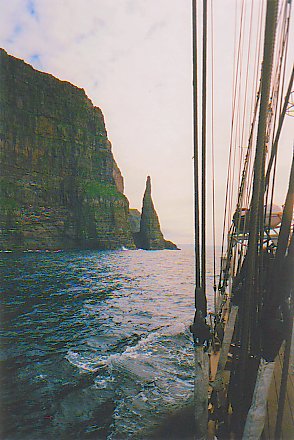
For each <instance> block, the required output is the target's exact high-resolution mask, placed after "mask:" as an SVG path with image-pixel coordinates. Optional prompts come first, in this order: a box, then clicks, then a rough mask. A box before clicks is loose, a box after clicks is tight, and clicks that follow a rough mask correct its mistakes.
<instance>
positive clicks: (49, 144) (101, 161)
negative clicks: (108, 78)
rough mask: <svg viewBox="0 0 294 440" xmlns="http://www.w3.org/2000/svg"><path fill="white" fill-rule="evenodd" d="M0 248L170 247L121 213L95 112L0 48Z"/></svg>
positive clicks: (154, 228)
mask: <svg viewBox="0 0 294 440" xmlns="http://www.w3.org/2000/svg"><path fill="white" fill-rule="evenodd" d="M0 107H1V114H0V154H1V156H0V158H1V159H0V160H1V176H0V206H1V210H0V250H6V249H9V250H20V251H21V250H27V249H30V250H35V249H48V250H56V249H64V250H68V249H101V250H104V249H119V248H122V247H126V248H128V249H136V248H142V249H177V246H176V245H175V244H174V243H172V242H169V241H166V240H165V239H164V237H163V235H162V232H161V230H160V224H159V220H158V216H157V214H156V211H155V209H154V205H153V202H152V198H151V181H150V177H148V178H147V184H146V191H145V194H144V199H143V207H142V214H140V212H139V211H137V210H133V209H131V210H130V209H129V201H128V199H127V197H126V196H125V195H124V181H123V176H122V174H121V172H120V169H119V167H118V166H117V164H116V162H115V159H114V156H113V153H112V148H111V143H110V141H109V139H108V136H107V131H106V128H105V123H104V117H103V114H102V111H101V110H100V108H98V107H95V106H93V104H92V102H91V100H90V99H89V98H88V97H87V96H86V94H85V91H84V90H83V89H80V88H78V87H76V86H74V85H72V84H70V83H69V82H66V81H61V80H58V79H57V78H55V77H53V76H52V75H50V74H47V73H43V72H39V71H37V70H35V69H34V68H33V67H32V66H30V65H29V64H27V63H25V62H24V61H22V60H20V59H17V58H15V57H13V56H10V55H8V54H7V52H6V51H5V50H3V49H0Z"/></svg>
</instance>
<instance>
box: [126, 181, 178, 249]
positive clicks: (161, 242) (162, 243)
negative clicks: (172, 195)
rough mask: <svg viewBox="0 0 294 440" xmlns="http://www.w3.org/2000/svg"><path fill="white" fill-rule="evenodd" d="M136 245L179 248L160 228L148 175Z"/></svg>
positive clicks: (145, 247)
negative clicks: (166, 237) (166, 238)
mask: <svg viewBox="0 0 294 440" xmlns="http://www.w3.org/2000/svg"><path fill="white" fill-rule="evenodd" d="M134 239H135V242H136V246H137V247H140V248H142V249H148V250H157V249H178V248H177V246H176V245H175V244H174V243H172V242H171V241H167V240H165V239H164V237H163V234H162V232H161V229H160V224H159V220H158V215H157V213H156V211H155V208H154V205H153V201H152V197H151V179H150V177H149V176H148V177H147V182H146V189H145V193H144V197H143V206H142V214H141V221H140V232H139V233H135V234H134Z"/></svg>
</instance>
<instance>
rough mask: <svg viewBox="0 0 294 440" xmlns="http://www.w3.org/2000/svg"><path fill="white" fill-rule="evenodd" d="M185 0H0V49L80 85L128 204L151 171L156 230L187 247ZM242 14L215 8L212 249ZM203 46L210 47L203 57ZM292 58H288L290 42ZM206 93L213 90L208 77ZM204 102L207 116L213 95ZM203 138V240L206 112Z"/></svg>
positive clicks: (287, 151) (222, 4) (190, 206)
mask: <svg viewBox="0 0 294 440" xmlns="http://www.w3.org/2000/svg"><path fill="white" fill-rule="evenodd" d="M191 3H192V2H191V1H190V0H9V1H6V0H0V5H1V16H0V46H1V47H3V48H4V49H5V50H6V51H7V52H8V53H10V54H11V55H14V56H16V57H18V58H21V59H24V60H25V61H26V62H28V63H30V64H31V65H33V67H34V68H36V69H38V70H41V71H44V72H49V73H51V74H53V75H54V76H56V77H57V78H60V79H62V80H67V81H69V82H71V83H73V84H75V85H77V86H78V87H81V88H84V89H85V91H86V93H87V95H88V97H89V98H90V99H91V100H92V102H93V104H94V105H96V106H98V107H100V108H101V110H102V112H103V114H104V117H105V123H106V129H107V132H108V137H109V139H110V141H111V142H112V147H113V153H114V157H115V159H116V161H117V163H118V165H119V167H120V169H121V172H122V174H123V176H124V182H125V194H126V196H127V197H128V199H129V201H130V207H132V208H137V209H141V205H142V197H143V192H144V188H145V182H146V177H147V175H150V176H151V180H152V195H153V200H154V204H155V208H156V210H157V213H158V215H159V218H160V222H161V226H162V230H163V233H164V235H165V238H166V239H169V240H172V241H174V242H176V243H177V244H180V243H192V242H193V228H194V226H193V212H194V202H193V197H194V196H193V124H192V121H193V111H192V93H193V92H192V28H191V21H192V19H191V14H192V11H191ZM209 3H210V2H209ZM250 4H251V0H245V6H246V7H247V12H246V13H247V19H246V14H245V27H246V26H247V27H248V29H249V19H248V17H249V15H250V13H249V7H250ZM260 5H261V0H257V1H255V7H256V8H259V7H260ZM209 7H210V6H209ZM240 11H241V1H240V0H237V1H235V0H222V1H219V0H218V1H214V2H213V29H214V30H213V47H214V57H213V65H214V81H213V90H214V95H213V96H214V112H213V120H214V128H213V133H214V136H213V138H214V148H215V171H216V175H215V200H216V206H215V212H216V236H217V239H216V241H217V243H220V241H221V230H222V223H223V207H224V194H225V179H226V170H227V163H228V146H229V143H230V129H231V108H232V82H233V65H234V47H235V44H234V41H235V40H234V38H235V37H234V36H235V22H234V20H235V17H236V16H237V17H238V14H240ZM254 16H257V14H256V13H255V15H254ZM210 20H211V19H210ZM246 20H247V22H248V24H246V23H247V22H246ZM209 23H211V21H210V22H209ZM252 32H253V34H254V31H252ZM200 34H201V33H199V36H201V35H200ZM210 35H211V34H210ZM293 36H294V34H293V29H292V37H293ZM255 40H256V38H255ZM290 41H294V38H290ZM248 44H249V43H248ZM252 44H253V43H252ZM210 48H211V41H210V42H209V53H210ZM289 52H290V55H292V60H293V44H290V47H289ZM209 57H210V59H209V66H211V63H212V61H211V60H212V58H211V55H209ZM251 63H252V61H251ZM245 68H246V62H245V61H244V69H245ZM208 87H209V92H211V90H212V77H211V75H209V77H208ZM208 101H209V102H208V111H209V114H210V115H211V93H209V94H208ZM286 118H287V121H286V123H285V126H286V127H285V134H283V137H282V139H281V144H282V153H281V155H280V156H281V165H280V166H281V168H280V174H281V176H282V178H281V185H280V186H279V189H278V191H277V194H276V202H277V203H280V204H281V203H283V200H284V197H285V190H286V185H287V179H288V171H289V164H290V160H291V154H292V148H293V121H294V118H291V117H286ZM248 125H249V122H248ZM208 132H209V134H208V164H207V186H208V203H209V205H208V208H207V217H208V226H207V241H208V243H209V244H210V243H211V242H212V226H211V224H212V221H211V217H212V215H211V154H210V151H211V139H212V135H211V133H212V129H211V118H210V116H209V120H208Z"/></svg>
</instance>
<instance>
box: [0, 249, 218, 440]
mask: <svg viewBox="0 0 294 440" xmlns="http://www.w3.org/2000/svg"><path fill="white" fill-rule="evenodd" d="M0 264H1V301H2V304H1V335H2V337H1V371H0V373H1V385H0V386H1V388H0V392H1V431H2V433H1V435H0V438H1V440H8V439H9V440H35V439H37V440H46V439H51V438H52V439H53V438H54V439H66V440H67V439H125V438H134V439H135V438H138V439H143V438H146V437H147V436H151V437H152V431H153V430H154V428H156V426H158V425H160V423H162V421H164V420H165V419H166V418H167V417H168V416H169V414H171V413H173V412H174V411H175V410H177V409H180V408H183V407H185V405H187V404H188V402H189V401H191V399H192V398H193V343H192V337H191V334H190V332H189V325H190V324H191V322H192V320H193V314H194V287H193V286H194V252H193V246H187V245H186V246H183V247H182V250H180V251H168V250H165V251H143V250H137V251H134V250H132V251H130V250H121V251H79V252H27V253H1V254H0ZM207 265H208V269H209V272H208V289H207V290H208V296H209V308H210V309H212V302H213V301H212V272H211V268H212V261H211V255H210V256H209V259H208V264H207Z"/></svg>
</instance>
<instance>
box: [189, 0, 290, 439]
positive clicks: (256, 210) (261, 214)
mask: <svg viewBox="0 0 294 440" xmlns="http://www.w3.org/2000/svg"><path fill="white" fill-rule="evenodd" d="M199 3H200V2H197V1H196V0H193V1H192V6H193V8H192V11H193V14H192V15H193V66H194V67H193V85H194V88H193V90H194V93H193V97H194V192H195V274H196V275H195V317H194V322H193V325H192V326H191V331H192V333H193V338H194V345H195V424H196V433H195V438H196V439H205V438H210V436H212V438H213V436H214V435H215V436H216V437H217V438H224V439H228V438H243V439H258V438H261V437H262V438H265V439H267V438H275V439H280V438H293V437H292V436H293V435H294V422H293V414H292V413H291V412H290V414H286V412H287V411H286V410H287V407H288V411H289V407H290V406H291V402H289V400H290V399H291V396H292V397H293V394H294V389H293V377H292V376H291V375H290V374H289V369H290V363H291V343H292V342H293V341H292V340H293V299H294V298H293V290H294V280H293V275H292V273H291V270H293V267H294V243H293V202H294V165H293V154H292V158H291V157H289V162H290V161H292V165H291V170H290V176H289V180H288V188H287V191H286V195H285V200H284V204H283V206H280V205H277V204H276V203H275V202H274V195H275V188H276V185H278V180H279V176H278V172H277V169H278V168H277V163H278V150H279V141H280V138H281V132H282V129H283V125H284V121H285V118H286V117H290V116H291V108H292V107H293V104H291V92H292V90H293V77H294V69H293V65H292V67H289V53H288V46H289V29H290V18H291V7H292V4H291V1H290V0H283V1H280V2H279V1H278V0H267V1H266V2H262V1H260V2H259V4H258V19H257V20H256V23H257V25H256V29H255V30H254V25H255V24H254V23H255V22H254V20H253V17H254V11H256V9H254V7H255V8H256V4H255V5H254V2H253V1H252V2H251V4H250V5H249V2H245V1H243V0H242V1H240V2H236V3H239V5H240V10H239V25H238V26H237V27H236V41H235V73H234V81H233V99H232V120H231V137H230V145H229V161H228V163H229V165H228V171H227V181H226V191H225V208H224V219H223V233H222V246H221V264H220V273H219V276H218V277H217V276H216V264H215V251H214V292H213V293H214V311H213V313H211V314H210V316H208V312H207V301H206V282H205V277H206V269H205V262H206V253H205V250H206V206H207V202H206V197H207V194H206V174H207V170H206V168H207V164H206V156H207V151H206V149H207V119H208V116H207V89H208V87H207V64H208V63H207V58H208V49H209V48H208V45H209V43H210V51H209V56H210V57H211V60H213V3H212V1H211V2H208V1H207V0H203V2H201V4H200V5H199ZM199 6H200V8H199ZM198 8H199V9H201V12H202V14H201V18H200V17H199V16H198V12H199V11H197V9H198ZM246 8H247V10H246ZM246 14H247V16H248V17H249V18H248V20H247V21H248V26H247V30H248V31H249V36H248V40H246V41H247V43H246V44H245V38H247V37H245V35H244V32H245V29H246V25H245V16H246ZM208 17H209V18H208ZM208 24H209V26H208ZM199 28H201V33H202V41H201V45H199V42H198V32H199V31H198V29H199ZM208 28H210V34H209V29H208ZM237 30H238V32H237ZM253 35H255V40H256V41H254V37H253ZM254 43H255V44H254ZM198 46H201V50H199V47H198ZM254 46H255V48H254ZM253 49H254V52H255V54H254V62H251V59H252V55H251V52H252V50H253ZM245 52H246V54H245ZM199 59H200V60H201V61H202V63H201V96H200V93H199V89H200V87H199V80H198V76H199V70H200V69H199V67H200V63H199ZM244 59H246V60H247V64H246V63H244ZM242 63H243V66H242ZM244 64H245V66H244ZM210 66H211V68H212V72H211V78H212V81H211V83H212V87H211V89H212V101H211V105H210V108H211V115H210V116H209V117H210V118H211V120H212V121H211V127H212V133H211V135H210V140H211V157H212V202H213V207H212V216H213V220H212V224H213V242H214V248H215V206H214V205H215V188H214V186H215V183H214V133H213V126H214V121H213V119H214V116H213V111H214V110H213V77H214V72H213V70H214V66H213V61H211V62H210ZM250 69H252V72H250ZM250 75H251V81H250ZM249 83H251V88H252V90H251V92H250V91H249ZM250 93H251V104H250V105H249V101H250ZM199 98H201V99H199ZM199 101H200V103H201V111H200V112H199V109H200V104H199ZM248 108H249V109H250V110H251V111H250V112H249V113H250V115H251V116H250V119H249V118H248V116H247V113H248ZM199 113H200V117H199ZM199 127H201V130H199ZM199 138H200V139H201V142H200V141H199ZM200 144H201V149H200V147H199V145H200ZM244 144H245V145H246V147H245V148H243V145H244ZM240 145H241V147H240ZM237 164H239V168H238V166H237ZM200 170H201V173H200V172H199V171H200ZM236 187H237V188H238V190H237V191H236ZM291 268H292V269H291ZM217 278H218V280H217ZM209 324H210V326H209ZM209 362H210V367H209V366H208V365H209ZM279 362H280V363H281V364H280V365H278V367H277V364H279ZM277 368H279V371H280V378H279V381H278V384H277V392H278V395H277V398H276V402H274V403H273V402H271V403H269V400H270V394H271V391H270V387H271V383H272V381H273V377H274V372H275V371H276V369H277ZM209 379H210V381H209ZM292 404H293V402H292ZM208 408H209V411H208ZM268 410H270V412H271V414H270V416H269V414H268ZM269 417H270V418H271V420H270V421H269V420H268V419H269Z"/></svg>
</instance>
